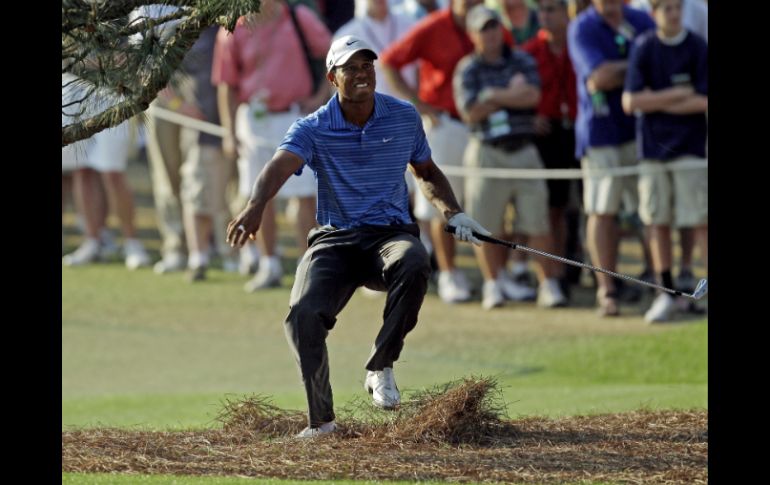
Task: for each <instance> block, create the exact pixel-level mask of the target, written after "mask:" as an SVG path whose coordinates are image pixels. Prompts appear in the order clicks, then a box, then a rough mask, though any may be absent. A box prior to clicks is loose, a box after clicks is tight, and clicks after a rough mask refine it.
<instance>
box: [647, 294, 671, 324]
mask: <svg viewBox="0 0 770 485" xmlns="http://www.w3.org/2000/svg"><path fill="white" fill-rule="evenodd" d="M675 308H676V301H675V300H674V297H673V296H671V295H669V294H668V293H661V294H660V295H658V296H657V297H655V300H653V301H652V306H650V309H649V310H647V313H645V314H644V319H645V320H646V321H647V322H649V323H655V322H666V321H668V320H670V319H671V314H672V313H674V309H675Z"/></svg>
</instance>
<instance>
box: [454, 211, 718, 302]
mask: <svg viewBox="0 0 770 485" xmlns="http://www.w3.org/2000/svg"><path fill="white" fill-rule="evenodd" d="M455 229H456V228H455V226H450V225H447V226H446V227H444V230H445V231H446V232H448V233H450V234H454V233H455ZM473 236H474V237H475V238H476V239H479V240H480V241H485V242H489V243H493V244H500V245H502V246H507V247H509V248H511V249H518V250H520V251H525V252H528V253H532V254H536V255H538V256H543V257H546V258H551V259H555V260H556V261H560V262H562V263H566V264H571V265H572V266H578V267H580V268H588V269H590V270H591V271H598V272H600V273H604V274H608V275H610V276H613V277H615V278H620V279H624V280H626V281H632V282H634V283H638V284H640V285H645V286H649V287H650V288H656V289H658V290H661V291H665V292H666V293H671V294H672V295H676V296H686V297H688V298H692V299H693V300H700V299H701V298H703V296H704V295H705V294H706V292H707V291H708V281H707V280H706V279H705V278H704V279H702V280H700V281H699V282H698V285H697V286H696V287H695V291H693V292H692V294H689V293H685V292H682V291H679V290H672V289H671V288H666V287H665V286H660V285H656V284H655V283H648V282H647V281H642V280H640V279H636V278H633V277H631V276H627V275H624V274H620V273H615V272H614V271H609V270H606V269H602V268H597V267H596V266H592V265H590V264H586V263H581V262H579V261H573V260H571V259H567V258H562V257H561V256H556V255H554V254H550V253H546V252H545V251H540V250H538V249H532V248H528V247H527V246H523V245H521V244H516V243H512V242H509V241H503V240H502V239H497V238H494V237H491V236H484V235H483V234H479V233H477V232H475V231H473Z"/></svg>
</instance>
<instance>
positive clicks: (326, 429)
mask: <svg viewBox="0 0 770 485" xmlns="http://www.w3.org/2000/svg"><path fill="white" fill-rule="evenodd" d="M335 431H337V423H335V422H334V421H329V422H328V423H324V424H322V425H321V426H318V427H316V428H311V427H310V426H308V427H307V428H305V429H303V430H302V431H300V433H299V434H298V435H297V436H296V437H297V438H317V437H319V436H323V435H325V434H329V433H334V432H335Z"/></svg>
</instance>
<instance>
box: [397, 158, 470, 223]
mask: <svg viewBox="0 0 770 485" xmlns="http://www.w3.org/2000/svg"><path fill="white" fill-rule="evenodd" d="M409 170H411V172H412V173H413V174H414V175H415V179H416V180H417V185H418V186H419V187H420V190H421V191H422V193H423V195H425V198H427V199H428V201H430V203H431V204H433V205H434V206H435V207H436V209H438V210H439V211H440V212H441V214H443V215H444V218H445V219H447V220H449V218H451V217H452V216H453V215H455V214H457V213H459V212H462V211H463V210H462V207H460V204H459V203H458V202H457V199H456V198H455V194H454V192H453V191H452V186H451V185H449V180H447V178H446V176H445V175H444V172H442V171H441V170H440V169H439V168H438V167H437V166H436V164H435V163H433V161H429V162H424V163H422V164H409Z"/></svg>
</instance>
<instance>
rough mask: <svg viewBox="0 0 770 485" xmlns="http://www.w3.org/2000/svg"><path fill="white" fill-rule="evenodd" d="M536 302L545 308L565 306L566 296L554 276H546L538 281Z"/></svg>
mask: <svg viewBox="0 0 770 485" xmlns="http://www.w3.org/2000/svg"><path fill="white" fill-rule="evenodd" d="M537 304H538V306H541V307H545V308H556V307H563V306H567V297H565V296H564V293H562V291H561V287H560V286H559V282H558V281H557V280H556V279H555V278H546V279H545V280H543V282H542V283H540V287H539V289H538V292H537Z"/></svg>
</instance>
